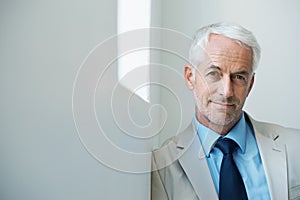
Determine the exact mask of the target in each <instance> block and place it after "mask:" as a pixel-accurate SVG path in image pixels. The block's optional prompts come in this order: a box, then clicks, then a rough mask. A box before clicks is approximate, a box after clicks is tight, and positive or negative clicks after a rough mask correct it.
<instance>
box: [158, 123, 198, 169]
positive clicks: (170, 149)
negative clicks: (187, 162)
mask: <svg viewBox="0 0 300 200" xmlns="http://www.w3.org/2000/svg"><path fill="white" fill-rule="evenodd" d="M196 135H197V134H196V131H195V128H194V124H193V123H191V124H190V125H189V126H188V127H187V128H186V129H185V130H183V131H182V132H180V133H179V134H178V135H175V136H173V137H171V138H169V139H167V140H166V141H165V142H164V143H163V144H162V145H161V147H160V148H158V149H155V150H153V151H152V162H155V163H156V168H158V169H161V168H163V167H166V166H168V165H171V164H172V163H174V162H175V161H176V160H178V159H179V157H181V156H182V154H183V153H184V152H185V151H184V149H187V147H189V145H191V143H192V142H193V140H194V138H195V136H196Z"/></svg>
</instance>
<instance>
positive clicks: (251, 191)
mask: <svg viewBox="0 0 300 200" xmlns="http://www.w3.org/2000/svg"><path fill="white" fill-rule="evenodd" d="M194 121H195V125H196V129H197V133H198V136H199V139H200V142H201V144H202V146H203V149H204V152H205V155H206V159H207V161H208V166H209V169H210V172H211V174H212V179H213V181H214V184H215V187H216V190H217V192H218V193H219V179H220V169H221V163H222V159H223V154H222V152H221V151H220V150H219V149H218V148H214V145H215V143H216V142H217V140H218V139H219V137H223V136H220V135H219V134H218V133H216V132H214V131H212V130H210V129H209V128H207V127H205V126H203V125H202V124H200V123H199V122H198V120H197V119H196V117H195V118H194ZM224 137H226V138H230V139H232V140H234V141H235V142H236V143H237V144H238V146H239V148H238V149H237V151H235V152H234V154H233V159H234V161H235V163H236V165H237V168H238V169H239V171H240V174H241V176H242V178H243V181H244V184H245V188H246V191H247V196H248V199H249V200H269V199H270V195H269V189H268V185H267V181H266V177H265V172H264V169H263V166H262V162H261V158H260V154H259V150H258V147H257V143H256V139H255V136H254V131H253V129H252V126H251V124H250V122H246V120H245V116H244V114H243V115H242V117H241V119H240V121H239V122H238V123H237V124H236V125H235V126H234V128H233V129H232V130H231V131H230V132H229V133H228V134H227V135H226V136H224Z"/></svg>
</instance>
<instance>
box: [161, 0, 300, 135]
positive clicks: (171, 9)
mask: <svg viewBox="0 0 300 200" xmlns="http://www.w3.org/2000/svg"><path fill="white" fill-rule="evenodd" d="M299 7H300V2H299V1H297V0H291V1H288V2H287V1H280V0H275V1H260V0H253V1H240V0H228V1H223V0H213V1H207V0H187V1H173V0H165V1H163V4H162V13H163V15H162V26H163V27H167V28H170V29H174V30H177V31H180V32H183V33H185V34H187V35H188V36H190V37H192V35H193V33H194V31H195V30H197V29H198V28H199V27H202V26H204V25H207V24H210V23H214V22H219V21H231V22H236V23H240V24H241V25H243V26H245V27H246V28H248V29H250V30H251V31H252V32H253V33H254V34H255V35H256V37H257V39H258V41H259V43H260V44H261V47H262V59H261V62H260V64H259V68H258V71H257V74H256V82H255V85H254V88H253V90H252V93H251V94H250V96H249V98H248V100H247V102H246V106H245V110H247V111H248V112H249V113H250V115H252V116H253V117H254V118H256V119H258V120H262V121H268V122H274V123H278V124H281V125H284V126H288V127H294V128H300V125H299V117H298V114H299V112H300V106H299V98H300V93H299V92H298V91H299V89H300V88H299V84H298V83H297V82H298V77H299V73H300V68H299V66H300V60H299V59H298V57H299V52H300V46H299V44H300V43H299V33H300V27H299V19H300V13H299V12H298V8H299ZM162 60H163V62H167V63H169V64H170V65H171V66H174V67H175V68H176V70H178V71H179V70H181V71H182V69H183V62H179V61H177V60H178V58H172V57H170V56H168V55H167V56H165V58H162ZM175 63H177V65H176V64H175ZM161 78H162V79H165V78H167V76H165V77H163V76H162V77H161ZM182 84H184V83H183V80H182V81H178V82H176V83H174V85H173V87H174V88H182ZM161 95H162V104H163V105H167V104H168V102H169V97H168V96H166V95H164V94H161ZM188 98H192V96H191V94H188V96H186V99H187V100H186V102H182V104H183V105H189V103H192V102H191V101H190V100H189V99H188ZM170 110H174V111H175V112H174V113H173V117H174V116H179V115H180V113H178V112H176V109H175V107H173V108H170ZM185 110H187V111H186V112H187V113H189V114H190V115H191V116H192V115H193V112H194V108H193V106H187V107H186V108H185ZM190 119H191V118H189V120H190ZM187 121H188V120H184V121H183V123H184V124H186V123H187ZM177 123H178V120H174V123H173V124H177ZM171 124H172V123H171ZM169 130H171V126H167V127H165V132H163V134H162V136H161V140H162V141H163V140H164V139H165V138H167V137H169V136H170V135H173V134H174V133H172V132H171V133H170V132H169Z"/></svg>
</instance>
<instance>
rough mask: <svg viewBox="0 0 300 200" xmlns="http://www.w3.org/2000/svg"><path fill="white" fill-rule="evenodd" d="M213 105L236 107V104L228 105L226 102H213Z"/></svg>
mask: <svg viewBox="0 0 300 200" xmlns="http://www.w3.org/2000/svg"><path fill="white" fill-rule="evenodd" d="M211 103H213V104H216V105H218V106H222V107H232V106H234V105H235V104H234V103H226V102H225V103H224V102H217V101H211Z"/></svg>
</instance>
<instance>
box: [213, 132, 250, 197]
mask: <svg viewBox="0 0 300 200" xmlns="http://www.w3.org/2000/svg"><path fill="white" fill-rule="evenodd" d="M216 147H217V148H219V149H220V150H221V151H222V152H223V155H224V156H223V160H222V164H221V171H220V182H219V199H220V200H247V199H248V198H247V193H246V189H245V186H244V182H243V179H242V177H241V174H240V173H239V170H238V168H237V166H236V165H235V162H234V160H233V157H232V153H233V152H234V151H235V149H236V148H237V144H236V143H235V142H234V141H233V140H231V139H228V138H222V139H219V140H218V142H217V144H216Z"/></svg>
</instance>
